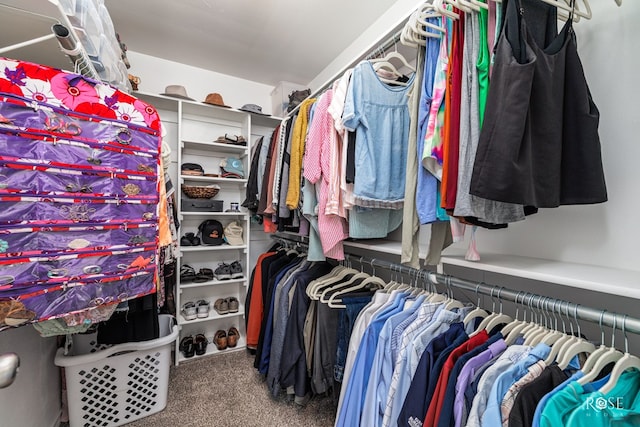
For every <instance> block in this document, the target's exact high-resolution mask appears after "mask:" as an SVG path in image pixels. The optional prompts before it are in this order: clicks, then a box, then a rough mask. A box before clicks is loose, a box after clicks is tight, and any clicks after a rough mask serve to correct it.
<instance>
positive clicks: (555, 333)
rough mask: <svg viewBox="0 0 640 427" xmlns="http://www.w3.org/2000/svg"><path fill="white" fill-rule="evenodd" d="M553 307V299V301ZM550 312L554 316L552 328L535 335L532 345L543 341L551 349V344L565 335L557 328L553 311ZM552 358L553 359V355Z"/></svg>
mask: <svg viewBox="0 0 640 427" xmlns="http://www.w3.org/2000/svg"><path fill="white" fill-rule="evenodd" d="M546 302H547V301H546V299H545V305H546ZM554 308H555V301H554ZM552 314H553V318H554V324H553V329H551V330H550V331H548V332H547V333H545V334H542V335H540V336H537V337H536V339H535V340H534V342H533V345H534V346H535V345H537V344H540V343H543V344H547V345H548V346H550V347H551V348H552V349H553V346H554V345H556V344H557V343H558V341H559V340H560V339H562V338H563V337H565V336H566V334H565V333H562V332H560V331H559V330H558V318H557V317H556V316H555V311H552ZM554 359H555V355H554Z"/></svg>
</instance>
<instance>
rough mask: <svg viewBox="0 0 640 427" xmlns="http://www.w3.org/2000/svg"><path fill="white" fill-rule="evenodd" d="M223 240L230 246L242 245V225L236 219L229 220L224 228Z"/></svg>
mask: <svg viewBox="0 0 640 427" xmlns="http://www.w3.org/2000/svg"><path fill="white" fill-rule="evenodd" d="M224 240H226V242H227V243H228V244H230V245H231V246H242V245H244V240H242V227H241V226H240V224H238V223H237V222H236V221H231V222H230V223H229V224H228V225H227V226H226V227H225V228H224Z"/></svg>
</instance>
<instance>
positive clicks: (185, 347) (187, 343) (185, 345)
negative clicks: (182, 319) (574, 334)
mask: <svg viewBox="0 0 640 427" xmlns="http://www.w3.org/2000/svg"><path fill="white" fill-rule="evenodd" d="M180 351H181V352H182V354H183V355H184V357H186V358H190V357H193V355H194V354H196V347H195V344H194V342H193V337H192V336H191V335H189V336H186V337H184V338H182V341H180Z"/></svg>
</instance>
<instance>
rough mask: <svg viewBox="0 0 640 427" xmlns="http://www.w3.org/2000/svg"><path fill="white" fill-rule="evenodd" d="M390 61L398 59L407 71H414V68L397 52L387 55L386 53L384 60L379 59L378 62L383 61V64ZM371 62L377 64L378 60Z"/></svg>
mask: <svg viewBox="0 0 640 427" xmlns="http://www.w3.org/2000/svg"><path fill="white" fill-rule="evenodd" d="M392 59H398V60H399V61H400V62H401V63H402V65H404V66H405V67H407V68H408V69H410V70H411V71H414V72H415V71H416V68H415V67H414V66H413V65H411V64H409V62H408V61H407V60H406V58H405V57H404V56H402V54H401V53H400V52H397V51H391V52H389V53H387V54H386V55H385V56H384V58H380V59H379V61H385V62H389V61H391V60H392ZM372 62H378V60H375V59H374V60H372Z"/></svg>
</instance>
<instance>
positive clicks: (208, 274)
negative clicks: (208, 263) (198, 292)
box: [193, 268, 213, 283]
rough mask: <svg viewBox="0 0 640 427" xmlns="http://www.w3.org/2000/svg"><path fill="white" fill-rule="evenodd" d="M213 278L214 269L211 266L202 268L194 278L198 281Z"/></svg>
mask: <svg viewBox="0 0 640 427" xmlns="http://www.w3.org/2000/svg"><path fill="white" fill-rule="evenodd" d="M210 280H213V270H212V269H210V268H201V269H200V271H198V274H196V276H195V278H194V279H193V281H194V282H196V283H204V282H208V281H210Z"/></svg>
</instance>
